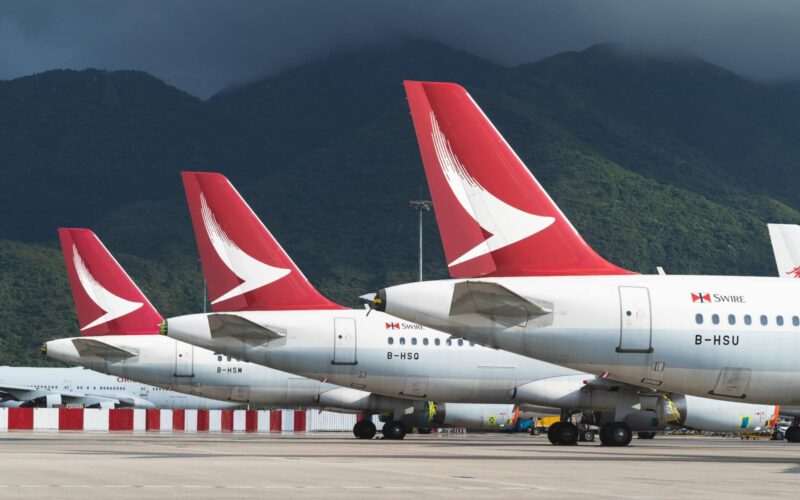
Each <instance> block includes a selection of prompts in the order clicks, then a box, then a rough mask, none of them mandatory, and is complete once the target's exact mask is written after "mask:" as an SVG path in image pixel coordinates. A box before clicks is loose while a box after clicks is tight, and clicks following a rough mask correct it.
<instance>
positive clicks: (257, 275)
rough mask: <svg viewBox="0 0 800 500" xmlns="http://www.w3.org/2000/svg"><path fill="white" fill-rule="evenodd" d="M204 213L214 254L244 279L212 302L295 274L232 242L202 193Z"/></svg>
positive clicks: (201, 212)
mask: <svg viewBox="0 0 800 500" xmlns="http://www.w3.org/2000/svg"><path fill="white" fill-rule="evenodd" d="M200 214H201V215H202V217H203V225H204V226H205V228H206V233H208V239H209V240H211V246H213V247H214V251H216V252H217V255H218V256H219V258H220V259H221V260H222V262H224V263H225V265H226V266H228V269H230V270H231V272H232V273H233V274H235V275H236V276H238V277H239V279H241V280H242V283H241V284H239V285H236V286H235V287H233V288H232V289H231V290H229V291H227V292H226V293H223V294H222V295H220V296H219V297H217V298H216V299H214V300H213V301H211V303H212V304H216V303H217V302H222V301H223V300H228V299H230V298H233V297H238V296H239V295H242V294H245V293H247V292H252V291H253V290H255V289H257V288H261V287H262V286H266V285H269V284H270V283H273V282H275V281H278V280H279V279H281V278H283V277H284V276H286V275H287V274H289V273H290V272H291V271H290V270H289V269H282V268H280V267H274V266H270V265H269V264H264V263H263V262H261V261H258V260H256V259H254V258H253V257H251V256H249V255H247V253H245V252H244V251H243V250H242V249H241V248H239V247H238V246H237V245H236V243H234V242H233V241H231V239H230V238H229V237H228V235H227V234H225V231H223V230H222V227H220V225H219V223H218V222H217V219H216V218H215V217H214V214H213V213H212V212H211V209H210V208H209V207H208V203H207V202H206V197H205V196H203V194H202V193H200Z"/></svg>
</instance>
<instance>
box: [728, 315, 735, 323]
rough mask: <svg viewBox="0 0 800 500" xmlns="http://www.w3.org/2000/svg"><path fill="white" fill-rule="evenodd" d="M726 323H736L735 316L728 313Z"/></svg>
mask: <svg viewBox="0 0 800 500" xmlns="http://www.w3.org/2000/svg"><path fill="white" fill-rule="evenodd" d="M728 324H729V325H735V324H736V316H734V315H733V314H729V315H728Z"/></svg>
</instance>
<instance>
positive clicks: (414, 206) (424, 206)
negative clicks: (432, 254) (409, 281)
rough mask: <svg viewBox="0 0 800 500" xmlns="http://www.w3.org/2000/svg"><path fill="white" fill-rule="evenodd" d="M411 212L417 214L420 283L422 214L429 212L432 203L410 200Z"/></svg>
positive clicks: (420, 274)
mask: <svg viewBox="0 0 800 500" xmlns="http://www.w3.org/2000/svg"><path fill="white" fill-rule="evenodd" d="M408 206H409V207H411V210H413V211H415V212H417V213H418V214H419V280H420V281H422V213H423V212H430V211H431V209H433V203H431V202H430V201H429V200H411V201H409V202H408Z"/></svg>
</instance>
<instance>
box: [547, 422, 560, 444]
mask: <svg viewBox="0 0 800 500" xmlns="http://www.w3.org/2000/svg"><path fill="white" fill-rule="evenodd" d="M559 427H561V422H556V423H554V424H553V425H551V426H550V427H548V428H547V440H548V441H550V444H558V437H557V434H556V432H557V431H558V429H559Z"/></svg>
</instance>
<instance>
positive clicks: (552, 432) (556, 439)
mask: <svg viewBox="0 0 800 500" xmlns="http://www.w3.org/2000/svg"><path fill="white" fill-rule="evenodd" d="M578 436H579V432H578V427H577V426H575V424H573V423H572V422H556V423H555V424H553V425H551V426H550V429H548V430H547V438H548V439H549V440H550V442H551V443H553V444H555V445H560V446H572V445H575V444H578Z"/></svg>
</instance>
